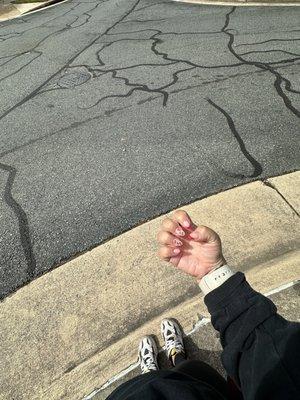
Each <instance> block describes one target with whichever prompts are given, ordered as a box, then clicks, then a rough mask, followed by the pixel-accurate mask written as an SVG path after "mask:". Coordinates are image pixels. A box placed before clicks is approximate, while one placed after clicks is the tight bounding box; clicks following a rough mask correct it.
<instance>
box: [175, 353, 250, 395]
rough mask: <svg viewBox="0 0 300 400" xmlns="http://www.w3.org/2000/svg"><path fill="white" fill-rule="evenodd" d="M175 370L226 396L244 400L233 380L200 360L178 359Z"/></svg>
mask: <svg viewBox="0 0 300 400" xmlns="http://www.w3.org/2000/svg"><path fill="white" fill-rule="evenodd" d="M173 371H177V372H180V373H181V374H184V375H188V376H191V377H192V378H194V379H196V380H199V381H201V382H205V383H207V384H208V385H210V386H212V387H213V388H215V389H216V390H217V391H218V392H219V393H220V394H222V395H223V396H224V397H225V398H228V399H234V400H242V399H243V397H242V394H241V392H240V391H239V390H238V388H237V387H236V386H235V384H234V382H233V381H232V380H230V379H229V380H228V381H226V380H225V379H224V378H223V377H222V376H221V375H220V374H219V373H218V372H217V371H216V370H215V369H213V368H212V367H211V366H209V365H208V364H206V363H205V362H203V361H199V360H186V359H184V358H181V357H180V358H179V359H176V366H175V367H174V369H173Z"/></svg>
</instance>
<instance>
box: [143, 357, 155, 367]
mask: <svg viewBox="0 0 300 400" xmlns="http://www.w3.org/2000/svg"><path fill="white" fill-rule="evenodd" d="M143 361H144V368H145V367H146V368H147V369H151V367H153V366H154V367H155V362H154V361H153V354H152V356H150V355H147V356H144V357H143Z"/></svg>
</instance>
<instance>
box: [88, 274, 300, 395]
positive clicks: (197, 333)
mask: <svg viewBox="0 0 300 400" xmlns="http://www.w3.org/2000/svg"><path fill="white" fill-rule="evenodd" d="M248 279H249V277H248ZM299 290H300V281H296V282H290V283H288V284H285V285H281V286H279V287H277V288H275V289H274V290H271V291H269V292H266V293H264V295H265V296H267V297H269V298H270V299H271V300H272V301H274V302H275V304H276V306H277V309H278V312H279V314H280V315H282V316H283V317H284V318H286V319H288V320H290V321H300V296H299ZM158 322H160V321H158ZM179 322H180V321H179ZM159 337H160V335H159V336H158V338H159ZM184 337H185V340H184V341H185V347H186V350H187V354H188V356H189V357H190V358H192V359H200V360H202V361H204V362H206V363H208V364H209V365H211V366H212V367H214V368H215V369H216V370H217V371H218V372H219V373H220V374H222V375H224V377H225V376H226V374H225V371H224V368H223V366H222V363H221V351H222V347H221V343H220V340H219V335H218V334H217V333H216V331H215V330H214V328H213V327H212V325H211V321H210V318H205V317H203V318H202V319H199V320H198V321H197V322H196V323H195V325H194V327H193V329H191V330H190V331H185V332H184ZM158 361H159V365H160V367H161V368H167V369H168V368H170V365H169V363H168V360H167V359H166V356H165V352H164V348H161V349H160V352H159V356H158ZM139 374H140V367H139V362H136V363H134V364H131V365H130V366H128V367H127V368H125V369H123V370H122V371H121V372H119V373H118V374H117V375H115V376H113V377H111V378H110V380H109V381H108V382H106V383H105V384H104V385H103V386H102V387H101V388H98V389H95V390H94V391H93V392H92V393H90V394H89V395H87V396H86V397H85V398H84V399H83V400H92V399H93V400H105V399H106V398H107V397H108V396H109V394H111V392H112V391H113V390H114V389H116V388H117V387H118V386H120V385H121V384H122V383H124V382H126V381H128V380H129V379H131V378H133V377H134V376H137V375H139Z"/></svg>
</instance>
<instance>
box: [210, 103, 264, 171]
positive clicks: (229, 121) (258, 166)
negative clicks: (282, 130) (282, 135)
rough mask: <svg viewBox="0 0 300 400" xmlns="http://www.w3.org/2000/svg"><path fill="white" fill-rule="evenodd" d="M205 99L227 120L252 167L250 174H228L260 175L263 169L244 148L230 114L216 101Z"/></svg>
mask: <svg viewBox="0 0 300 400" xmlns="http://www.w3.org/2000/svg"><path fill="white" fill-rule="evenodd" d="M207 101H208V103H209V104H211V105H212V106H213V107H214V108H215V109H216V110H218V111H219V112H220V113H221V114H223V115H224V117H225V118H226V120H227V123H228V126H229V129H230V130H231V132H232V134H233V136H234V137H235V139H236V141H237V142H238V145H239V147H240V150H241V152H242V153H243V155H244V156H245V158H246V159H247V160H248V161H249V162H250V164H251V165H252V167H253V173H252V174H251V175H244V174H230V176H231V177H234V178H256V177H258V176H259V175H261V173H262V171H263V169H262V166H261V165H260V163H259V162H258V161H257V160H256V159H255V158H254V157H252V155H251V154H250V153H249V152H248V150H247V149H246V145H245V143H244V141H243V139H242V138H241V136H240V135H239V133H238V131H237V129H236V127H235V124H234V121H233V119H232V118H231V116H230V115H229V114H228V113H227V112H226V111H225V110H224V109H223V108H221V107H220V106H218V105H217V104H216V103H214V102H213V101H212V100H211V99H207Z"/></svg>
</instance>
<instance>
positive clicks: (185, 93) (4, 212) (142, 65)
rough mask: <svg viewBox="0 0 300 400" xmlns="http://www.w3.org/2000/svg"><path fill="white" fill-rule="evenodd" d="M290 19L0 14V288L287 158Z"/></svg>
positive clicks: (294, 119)
mask: <svg viewBox="0 0 300 400" xmlns="http://www.w3.org/2000/svg"><path fill="white" fill-rule="evenodd" d="M299 20H300V9H299V8H293V7H286V8H281V7H266V8H261V7H257V8H252V7H241V8H234V7H213V6H197V5H188V4H180V3H174V2H171V1H162V2H154V1H150V0H139V1H136V0H135V1H133V0H121V1H120V0H104V1H94V2H92V1H77V0H73V1H72V0H71V1H68V2H65V3H62V4H60V5H58V6H55V7H52V8H49V9H45V10H43V11H41V12H38V13H34V14H31V15H27V16H23V17H22V18H18V19H15V20H11V21H7V22H4V23H1V24H0V67H1V68H0V92H1V96H0V296H1V297H5V296H6V295H7V294H9V293H11V292H13V291H14V290H16V289H17V288H18V287H20V286H22V285H24V284H25V283H28V282H29V281H31V280H32V279H34V278H35V277H37V276H39V275H41V274H43V273H45V272H46V271H49V270H50V269H51V268H53V267H55V266H57V265H59V264H60V263H62V262H63V261H64V260H67V259H69V258H71V257H74V256H75V255H77V254H78V253H81V252H84V251H86V250H88V249H90V248H92V247H94V246H96V245H97V244H99V243H102V242H104V241H105V240H107V239H108V238H111V237H114V236H116V235H118V234H120V233H121V232H124V231H126V230H128V229H130V228H131V227H133V226H136V225H137V224H139V223H140V222H142V221H145V220H148V219H151V218H153V217H155V216H157V215H159V214H161V213H163V212H166V211H169V210H171V209H173V208H175V207H177V206H179V205H181V204H187V203H190V202H192V201H194V200H196V199H199V198H202V197H205V196H208V195H210V194H212V193H216V192H219V191H221V190H224V189H227V188H229V187H233V186H236V185H240V184H242V183H245V182H249V181H251V180H257V179H264V178H266V177H270V176H275V175H280V174H283V173H285V172H289V171H293V170H295V169H297V168H299V130H300V129H299V127H300V124H299V116H300V111H299V107H300V104H299V93H300V81H299V76H300V74H299V72H300V71H299V61H300V46H299V44H300V34H299V33H300V27H299ZM99 268H101V265H99Z"/></svg>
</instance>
